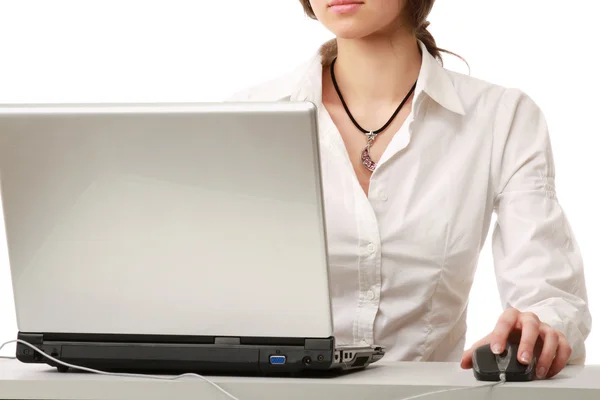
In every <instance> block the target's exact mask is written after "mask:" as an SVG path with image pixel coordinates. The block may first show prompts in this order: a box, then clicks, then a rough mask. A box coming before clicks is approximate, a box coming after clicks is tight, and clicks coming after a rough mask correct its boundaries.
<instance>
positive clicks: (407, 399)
mask: <svg viewBox="0 0 600 400" xmlns="http://www.w3.org/2000/svg"><path fill="white" fill-rule="evenodd" d="M12 343H21V344H23V345H25V346H27V347H29V348H31V349H32V350H33V351H35V352H38V353H39V354H41V355H42V356H43V357H45V358H47V359H49V360H51V361H54V362H55V363H58V364H60V365H62V366H64V367H68V368H72V369H75V370H80V371H84V372H91V373H93V374H98V375H105V376H116V377H123V378H140V379H151V380H152V379H154V380H165V381H174V380H178V379H181V378H184V377H194V378H200V379H202V380H203V381H205V382H207V383H209V384H211V385H212V386H214V387H215V388H217V389H218V390H219V391H221V392H222V393H223V394H225V395H226V396H228V397H229V398H230V399H231V400H239V399H238V398H237V397H235V396H234V395H232V394H231V393H229V392H227V391H226V390H225V389H223V388H222V387H221V386H219V385H217V384H216V383H215V382H213V381H211V380H210V379H208V378H206V377H204V376H202V375H198V374H193V373H187V374H182V375H177V376H160V375H146V374H127V373H113V372H105V371H100V370H97V369H92V368H87V367H80V366H77V365H73V364H69V363H66V362H63V361H60V360H57V359H56V358H54V357H52V356H50V355H48V354H46V353H45V352H43V351H42V350H40V349H38V348H37V347H35V346H33V345H32V344H30V343H28V342H26V341H24V340H21V339H17V340H11V341H8V342H6V343H3V344H2V345H0V351H2V349H3V348H4V346H6V345H9V344H12ZM0 359H9V360H15V359H16V357H7V356H0ZM505 382H506V375H505V374H501V375H500V381H499V382H493V383H490V384H485V385H478V386H468V387H460V388H452V389H444V390H438V391H435V392H427V393H422V394H418V395H416V396H410V397H404V398H402V399H398V400H416V399H421V398H424V397H429V396H433V395H436V394H442V393H448V392H454V391H461V390H471V389H478V388H482V387H494V386H497V385H501V384H503V383H505Z"/></svg>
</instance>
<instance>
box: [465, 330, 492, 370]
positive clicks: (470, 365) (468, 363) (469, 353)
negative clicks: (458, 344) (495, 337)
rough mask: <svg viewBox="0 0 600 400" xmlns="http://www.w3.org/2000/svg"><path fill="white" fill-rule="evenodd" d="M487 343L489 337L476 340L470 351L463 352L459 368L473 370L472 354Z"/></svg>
mask: <svg viewBox="0 0 600 400" xmlns="http://www.w3.org/2000/svg"><path fill="white" fill-rule="evenodd" d="M489 342H490V335H488V336H486V337H484V338H483V339H481V340H478V341H477V342H475V343H474V344H473V346H471V348H470V349H468V350H465V352H464V353H463V355H462V359H461V361H460V366H461V368H463V369H471V368H473V353H474V352H475V350H476V349H477V348H478V347H479V346H483V345H484V344H487V343H489Z"/></svg>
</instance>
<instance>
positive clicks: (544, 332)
mask: <svg viewBox="0 0 600 400" xmlns="http://www.w3.org/2000/svg"><path fill="white" fill-rule="evenodd" d="M540 336H542V338H543V339H544V346H543V347H542V352H541V353H540V357H539V359H538V362H537V368H536V375H537V377H538V378H539V379H543V378H545V377H546V375H547V374H548V371H549V370H550V367H551V366H552V363H553V362H554V357H555V356H556V353H557V351H558V333H557V332H556V331H554V330H553V329H552V328H550V327H549V326H547V325H546V326H544V327H543V328H542V329H540Z"/></svg>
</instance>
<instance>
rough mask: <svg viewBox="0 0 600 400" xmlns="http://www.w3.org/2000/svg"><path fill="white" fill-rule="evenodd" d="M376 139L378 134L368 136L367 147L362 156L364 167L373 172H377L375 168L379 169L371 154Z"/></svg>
mask: <svg viewBox="0 0 600 400" xmlns="http://www.w3.org/2000/svg"><path fill="white" fill-rule="evenodd" d="M376 137H377V134H376V133H373V132H369V133H368V134H367V145H366V146H365V148H364V149H363V151H362V153H361V155H360V161H361V163H362V165H363V166H364V167H365V168H366V169H368V170H369V171H371V172H373V171H375V167H377V163H376V162H375V161H373V160H372V159H371V154H370V151H369V150H370V149H371V145H372V144H373V141H374V140H375V138H376Z"/></svg>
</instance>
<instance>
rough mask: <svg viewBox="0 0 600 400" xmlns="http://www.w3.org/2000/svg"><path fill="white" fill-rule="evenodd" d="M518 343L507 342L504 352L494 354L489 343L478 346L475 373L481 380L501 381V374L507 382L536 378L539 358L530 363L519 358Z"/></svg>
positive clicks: (534, 358) (474, 362)
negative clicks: (525, 362) (524, 362)
mask: <svg viewBox="0 0 600 400" xmlns="http://www.w3.org/2000/svg"><path fill="white" fill-rule="evenodd" d="M518 349H519V345H518V344H517V343H510V342H509V343H507V345H506V349H505V350H504V352H503V353H502V354H494V353H493V352H492V349H491V347H490V345H489V344H487V345H484V346H481V347H478V348H477V349H476V350H475V351H474V352H473V373H474V374H475V378H476V379H477V380H480V381H500V380H501V375H502V374H503V373H504V377H505V379H506V381H507V382H526V381H532V380H534V379H535V367H536V361H537V358H536V357H535V356H534V357H533V360H532V362H531V363H529V364H522V363H521V362H520V361H519V360H518V357H517V355H518V353H517V352H518Z"/></svg>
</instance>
